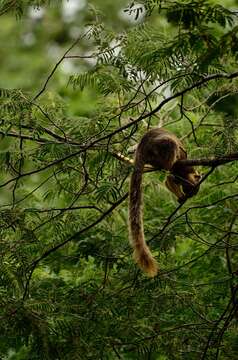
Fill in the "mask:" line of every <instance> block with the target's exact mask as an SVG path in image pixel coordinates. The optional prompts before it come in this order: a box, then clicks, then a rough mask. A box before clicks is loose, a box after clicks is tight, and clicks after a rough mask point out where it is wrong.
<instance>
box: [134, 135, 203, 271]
mask: <svg viewBox="0 0 238 360" xmlns="http://www.w3.org/2000/svg"><path fill="white" fill-rule="evenodd" d="M186 158H187V154H186V151H185V150H184V148H183V145H182V143H181V142H180V140H179V139H178V138H177V137H176V136H175V135H174V134H172V133H170V132H169V131H167V130H165V129H162V128H156V129H151V130H149V131H148V132H147V133H146V134H145V135H144V136H143V137H142V139H141V141H140V143H139V145H138V147H137V149H136V155H135V165H134V171H133V173H132V175H131V182H130V199H129V226H130V239H131V244H132V248H133V250H134V254H133V255H134V259H135V261H136V263H137V264H138V265H139V267H140V268H141V269H142V270H143V271H144V272H146V273H147V275H148V276H150V277H154V276H155V275H156V274H157V273H158V265H157V262H156V260H155V259H154V257H153V256H152V254H151V252H150V249H149V247H148V246H147V244H146V242H145V238H144V229H143V210H142V204H143V195H142V174H143V170H144V167H145V165H146V164H149V165H152V166H153V167H154V168H157V169H164V170H168V171H170V172H171V174H170V175H168V176H167V179H166V183H165V184H166V186H167V188H168V189H169V190H170V191H172V192H173V193H174V194H175V195H176V196H177V198H178V201H179V202H183V201H184V200H185V199H186V198H187V197H191V196H193V195H195V194H196V193H197V192H198V188H199V186H197V184H198V182H199V179H200V175H199V174H198V173H197V172H196V171H195V170H194V168H193V167H191V166H189V167H188V166H187V167H186V166H181V165H180V166H176V165H175V163H176V161H177V160H182V159H186Z"/></svg>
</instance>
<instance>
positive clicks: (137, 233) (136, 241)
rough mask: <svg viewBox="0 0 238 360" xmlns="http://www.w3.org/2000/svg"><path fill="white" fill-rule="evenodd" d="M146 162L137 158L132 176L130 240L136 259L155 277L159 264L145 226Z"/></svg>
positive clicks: (148, 273) (149, 274)
mask: <svg viewBox="0 0 238 360" xmlns="http://www.w3.org/2000/svg"><path fill="white" fill-rule="evenodd" d="M143 167H144V163H143V162H142V161H140V159H138V156H137V159H136V162H135V169H134V172H133V173H132V176H131V183H130V200H129V226H130V240H131V244H132V248H133V250H134V259H135V261H136V262H137V264H138V265H139V267H140V268H141V269H142V270H143V271H144V272H145V273H147V275H148V276H150V277H154V276H155V275H156V274H157V273H158V265H157V262H156V260H155V259H154V258H153V256H152V254H151V252H150V249H149V248H148V246H147V245H146V242H145V238H144V228H143V209H142V202H143V200H142V174H143Z"/></svg>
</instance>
